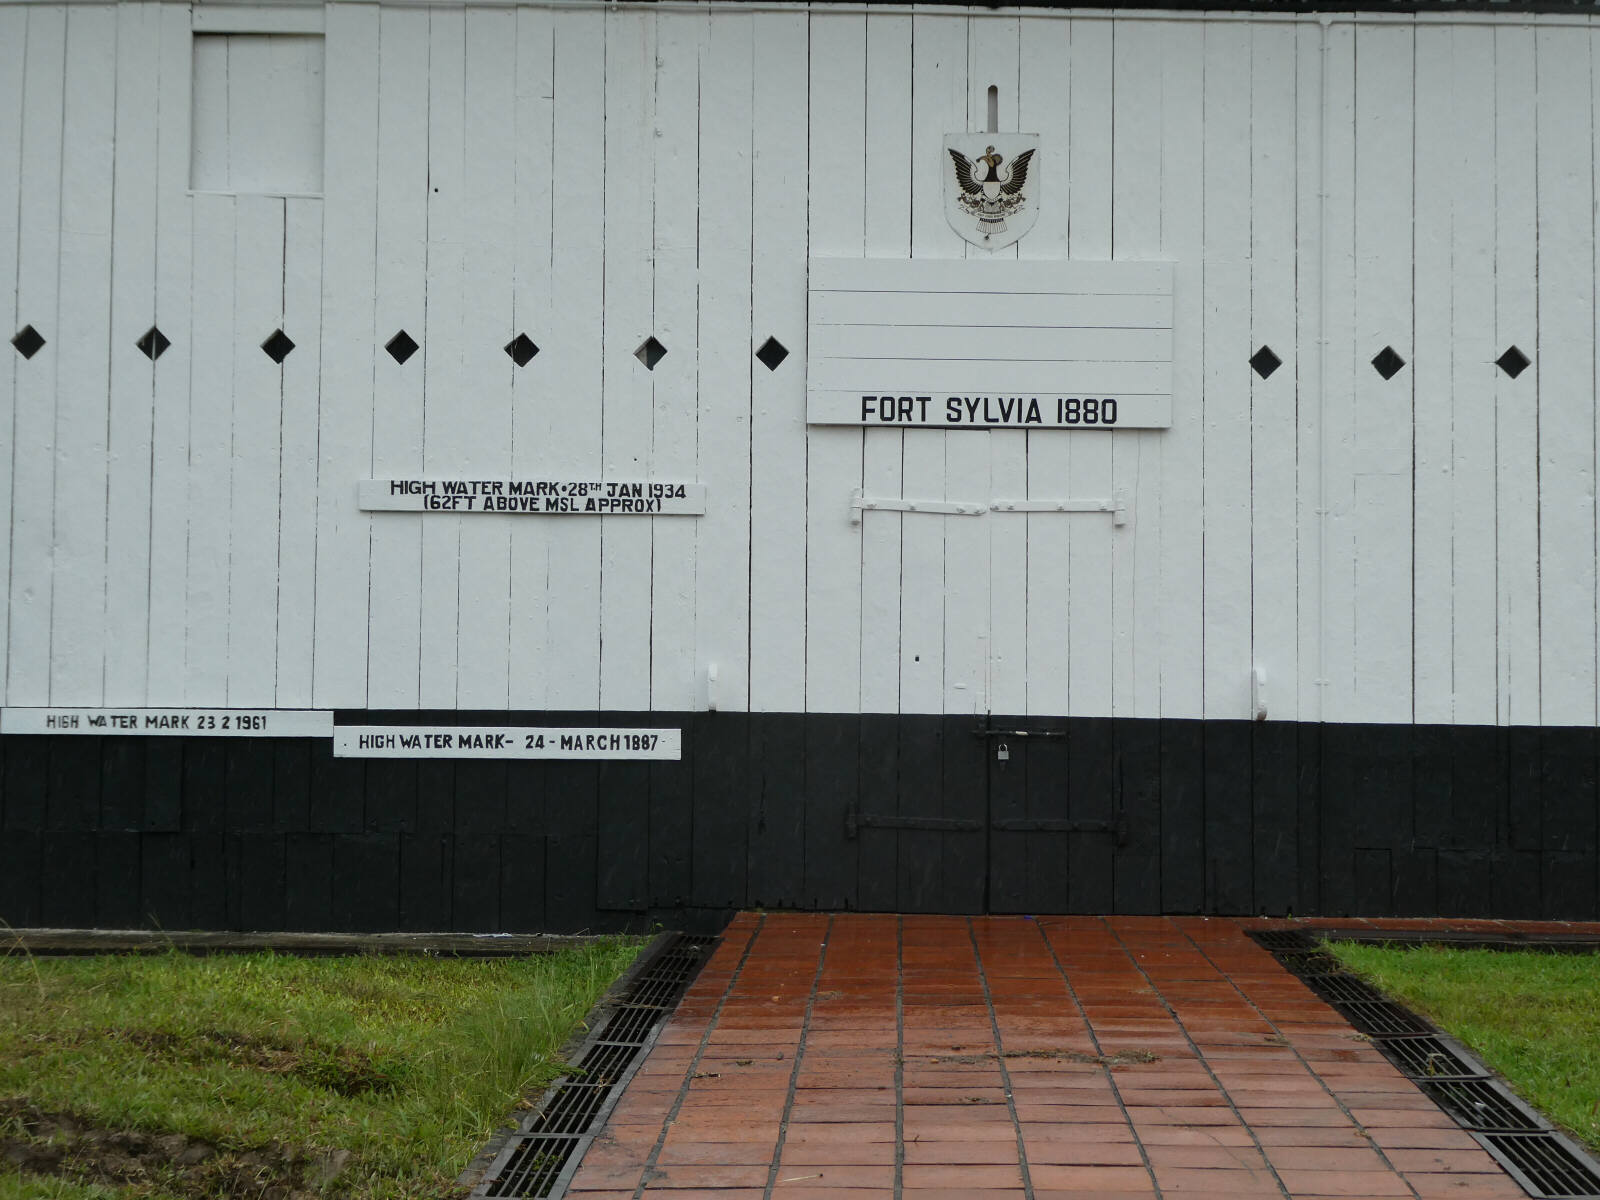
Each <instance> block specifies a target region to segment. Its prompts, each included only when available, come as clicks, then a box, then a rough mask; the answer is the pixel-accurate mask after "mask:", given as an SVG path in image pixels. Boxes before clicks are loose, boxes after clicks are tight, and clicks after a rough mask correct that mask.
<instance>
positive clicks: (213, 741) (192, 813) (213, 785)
mask: <svg viewBox="0 0 1600 1200" xmlns="http://www.w3.org/2000/svg"><path fill="white" fill-rule="evenodd" d="M226 766H227V746H226V745H225V744H224V743H223V742H222V740H221V739H220V738H184V739H183V829H184V830H185V831H187V832H190V833H196V832H216V831H218V830H221V829H224V828H226V827H227V821H228V791H227V770H226Z"/></svg>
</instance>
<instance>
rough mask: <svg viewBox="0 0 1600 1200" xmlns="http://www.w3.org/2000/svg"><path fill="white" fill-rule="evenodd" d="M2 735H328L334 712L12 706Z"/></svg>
mask: <svg viewBox="0 0 1600 1200" xmlns="http://www.w3.org/2000/svg"><path fill="white" fill-rule="evenodd" d="M0 733H66V734H74V733H75V734H96V735H104V734H119V733H120V734H139V735H140V736H142V737H143V736H149V735H157V736H160V735H166V736H169V737H328V736H329V735H330V734H332V733H333V713H331V712H327V711H308V710H301V709H286V708H7V709H0Z"/></svg>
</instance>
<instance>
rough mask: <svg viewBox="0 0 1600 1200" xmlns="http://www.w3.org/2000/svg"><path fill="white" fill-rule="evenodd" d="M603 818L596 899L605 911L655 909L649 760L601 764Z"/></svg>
mask: <svg viewBox="0 0 1600 1200" xmlns="http://www.w3.org/2000/svg"><path fill="white" fill-rule="evenodd" d="M599 822H600V831H599V854H598V857H597V860H596V862H597V869H598V872H599V875H598V878H597V879H596V881H595V903H596V904H597V905H598V906H599V907H600V908H602V909H617V910H622V911H626V912H643V911H645V909H647V908H649V907H650V857H651V855H652V854H653V853H654V849H653V847H652V846H651V845H650V768H649V765H648V764H646V763H638V762H607V763H601V764H600V801H599ZM797 852H798V851H797Z"/></svg>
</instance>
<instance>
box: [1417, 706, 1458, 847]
mask: <svg viewBox="0 0 1600 1200" xmlns="http://www.w3.org/2000/svg"><path fill="white" fill-rule="evenodd" d="M1454 750H1455V735H1454V732H1453V731H1452V729H1451V727H1450V726H1448V725H1418V726H1416V727H1415V728H1414V729H1412V731H1411V777H1412V782H1411V796H1412V802H1411V811H1412V830H1413V836H1414V837H1415V839H1416V843H1417V845H1419V846H1429V847H1439V846H1450V845H1452V840H1451V839H1452V837H1453V835H1454V831H1453V826H1454V823H1455V763H1454V758H1455V754H1454Z"/></svg>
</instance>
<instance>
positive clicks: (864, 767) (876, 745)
mask: <svg viewBox="0 0 1600 1200" xmlns="http://www.w3.org/2000/svg"><path fill="white" fill-rule="evenodd" d="M860 728H861V744H860V748H859V751H858V754H857V774H856V789H857V791H856V806H857V807H856V815H857V816H858V817H860V816H863V815H873V814H875V815H878V816H893V815H894V814H895V813H896V812H898V811H899V805H900V718H899V717H897V716H893V715H891V714H887V713H869V714H867V715H864V716H863V717H862V718H861V725H860ZM899 854H900V837H899V835H898V834H897V833H896V832H895V831H894V830H892V829H870V828H868V827H867V826H865V825H860V824H858V825H857V827H856V903H857V904H858V905H859V906H860V907H861V908H863V909H866V910H868V911H872V912H892V911H894V908H895V904H896V896H897V880H898V878H899Z"/></svg>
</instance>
